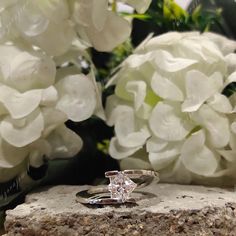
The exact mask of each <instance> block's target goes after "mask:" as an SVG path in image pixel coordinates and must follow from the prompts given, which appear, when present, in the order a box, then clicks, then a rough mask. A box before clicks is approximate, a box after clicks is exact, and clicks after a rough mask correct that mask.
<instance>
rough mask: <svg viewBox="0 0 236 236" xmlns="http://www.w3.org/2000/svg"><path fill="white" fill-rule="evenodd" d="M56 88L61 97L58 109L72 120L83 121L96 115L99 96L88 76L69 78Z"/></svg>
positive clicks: (60, 82)
mask: <svg viewBox="0 0 236 236" xmlns="http://www.w3.org/2000/svg"><path fill="white" fill-rule="evenodd" d="M56 88H57V91H58V95H59V101H58V103H57V106H56V108H57V109H59V110H61V111H63V112H65V113H66V114H67V116H68V118H69V119H70V120H73V121H83V120H86V119H88V118H89V117H90V116H91V115H92V114H93V113H94V110H95V108H96V104H97V101H96V98H97V95H96V91H95V88H94V85H93V83H92V82H91V81H90V80H89V79H88V78H87V77H86V76H84V75H82V74H78V75H72V76H67V77H65V78H64V79H62V80H60V81H59V82H58V83H57V84H56ZM88 95H89V96H88Z"/></svg>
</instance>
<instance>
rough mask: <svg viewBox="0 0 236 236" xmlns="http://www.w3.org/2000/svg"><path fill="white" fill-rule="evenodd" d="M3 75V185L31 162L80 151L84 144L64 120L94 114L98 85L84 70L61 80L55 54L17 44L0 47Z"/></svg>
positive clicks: (0, 126) (0, 84) (0, 161)
mask: <svg viewBox="0 0 236 236" xmlns="http://www.w3.org/2000/svg"><path fill="white" fill-rule="evenodd" d="M0 72H1V73H0V113H1V118H0V168H1V173H3V172H4V173H5V175H3V176H2V175H1V176H0V181H5V180H7V179H9V178H11V177H12V175H13V174H12V173H16V172H17V170H19V171H20V170H22V166H24V165H27V163H30V164H31V165H32V166H34V167H38V166H40V165H42V163H43V158H44V157H46V158H48V159H54V158H65V157H73V156H74V155H75V154H76V153H78V151H79V150H80V149H81V147H82V140H81V138H80V137H79V136H78V135H77V134H76V133H74V132H73V131H72V130H70V129H68V128H67V127H66V126H65V125H64V122H65V121H67V120H68V119H70V120H73V121H82V120H85V119H88V118H89V117H90V116H91V115H92V114H94V112H95V109H96V107H97V92H96V87H95V85H94V83H93V81H92V80H91V79H90V78H88V77H86V76H85V75H83V74H79V73H78V72H77V73H75V72H73V73H72V74H67V73H64V75H63V76H62V77H61V78H60V79H58V78H59V77H60V76H56V73H57V72H56V65H55V63H54V61H53V60H52V59H51V58H50V57H49V56H47V55H45V54H43V53H42V52H40V51H34V50H32V49H30V48H27V47H24V48H23V47H20V46H17V45H1V46H0ZM57 77H58V78H57ZM5 169H8V170H6V171H5Z"/></svg>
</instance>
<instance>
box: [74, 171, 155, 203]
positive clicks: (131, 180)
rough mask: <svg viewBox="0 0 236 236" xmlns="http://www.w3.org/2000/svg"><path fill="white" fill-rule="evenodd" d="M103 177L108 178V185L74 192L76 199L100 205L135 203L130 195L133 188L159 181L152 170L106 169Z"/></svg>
mask: <svg viewBox="0 0 236 236" xmlns="http://www.w3.org/2000/svg"><path fill="white" fill-rule="evenodd" d="M105 177H107V178H109V179H110V184H109V185H107V186H95V187H90V188H89V189H87V190H84V191H80V192H78V193H77V194H76V197H77V200H78V201H79V202H80V203H83V204H100V205H107V204H109V205H112V204H121V203H136V200H135V199H134V198H131V197H130V195H131V193H132V192H133V191H134V189H136V188H141V187H144V186H147V185H149V184H150V183H152V182H154V181H155V182H158V181H159V174H158V173H157V172H155V171H152V170H124V171H117V170H114V171H107V172H105ZM109 192H110V194H109Z"/></svg>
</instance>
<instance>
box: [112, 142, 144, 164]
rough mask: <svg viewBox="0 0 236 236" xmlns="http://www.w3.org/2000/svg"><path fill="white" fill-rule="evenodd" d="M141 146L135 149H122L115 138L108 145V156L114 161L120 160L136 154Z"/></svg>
mask: <svg viewBox="0 0 236 236" xmlns="http://www.w3.org/2000/svg"><path fill="white" fill-rule="evenodd" d="M141 148H142V146H136V147H124V146H121V145H120V144H119V141H118V139H117V138H112V139H111V141H110V145H109V154H110V155H111V156H112V157H113V158H115V159H118V160H119V159H122V158H126V157H128V156H130V155H132V154H134V153H135V152H137V151H138V150H139V149H141Z"/></svg>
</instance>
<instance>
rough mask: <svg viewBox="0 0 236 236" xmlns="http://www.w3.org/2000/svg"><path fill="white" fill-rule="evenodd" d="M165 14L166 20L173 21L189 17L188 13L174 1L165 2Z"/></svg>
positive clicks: (167, 0) (166, 0) (165, 0)
mask: <svg viewBox="0 0 236 236" xmlns="http://www.w3.org/2000/svg"><path fill="white" fill-rule="evenodd" d="M163 13H164V17H165V18H167V19H172V20H173V19H177V20H178V19H181V18H185V17H188V13H187V12H186V11H185V10H184V9H183V8H181V7H180V6H179V5H178V4H176V3H175V2H174V0H164V6H163Z"/></svg>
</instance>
